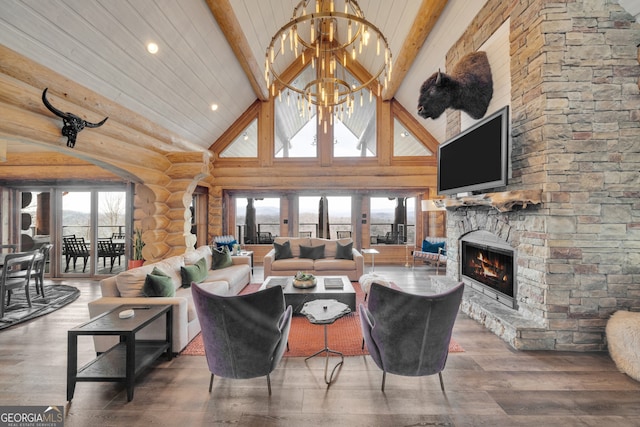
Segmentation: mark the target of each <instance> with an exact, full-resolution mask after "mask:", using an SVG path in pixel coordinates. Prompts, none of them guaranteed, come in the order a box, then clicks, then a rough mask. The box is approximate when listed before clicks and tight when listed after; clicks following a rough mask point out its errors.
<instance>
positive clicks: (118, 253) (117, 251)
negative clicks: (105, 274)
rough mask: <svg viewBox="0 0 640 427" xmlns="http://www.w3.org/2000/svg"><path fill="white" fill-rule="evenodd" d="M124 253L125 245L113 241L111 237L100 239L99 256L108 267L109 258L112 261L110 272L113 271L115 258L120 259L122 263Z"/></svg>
mask: <svg viewBox="0 0 640 427" xmlns="http://www.w3.org/2000/svg"><path fill="white" fill-rule="evenodd" d="M122 255H124V247H123V246H122V245H117V244H115V243H113V241H112V240H111V239H110V238H106V239H98V258H102V266H103V267H105V268H106V267H107V258H109V261H110V262H111V267H110V268H109V272H110V273H111V272H113V265H114V264H115V260H116V259H117V260H118V265H122V264H121V257H122Z"/></svg>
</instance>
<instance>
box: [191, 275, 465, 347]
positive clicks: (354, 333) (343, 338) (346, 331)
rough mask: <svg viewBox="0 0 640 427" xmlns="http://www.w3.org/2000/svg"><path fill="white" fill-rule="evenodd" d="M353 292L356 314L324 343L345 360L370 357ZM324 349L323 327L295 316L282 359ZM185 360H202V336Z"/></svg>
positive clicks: (342, 320)
mask: <svg viewBox="0 0 640 427" xmlns="http://www.w3.org/2000/svg"><path fill="white" fill-rule="evenodd" d="M259 287H260V284H255V283H252V284H250V285H247V286H246V287H245V288H244V289H243V290H242V292H241V294H248V293H252V292H255V291H257V290H258V288H259ZM353 287H354V289H355V291H356V312H355V313H350V314H347V315H346V316H343V317H341V318H340V319H338V320H336V321H335V322H334V323H333V324H331V325H329V326H328V329H327V330H328V333H327V339H328V342H329V348H331V349H333V350H337V351H340V352H342V353H343V354H344V355H345V356H362V355H365V354H369V352H368V351H367V347H366V346H365V348H364V349H363V348H362V329H361V328H360V316H359V314H358V313H357V310H358V307H359V305H360V303H361V302H363V301H364V292H362V289H361V288H360V284H359V283H357V282H354V283H353ZM323 347H324V326H323V325H313V324H311V323H309V321H308V320H307V318H306V317H305V316H301V315H294V316H293V319H292V320H291V330H290V331H289V351H286V352H285V353H284V356H285V357H306V356H309V355H311V354H313V353H315V352H316V351H318V350H320V349H321V348H323ZM463 351H464V349H463V348H462V347H461V346H460V345H459V344H458V343H457V342H455V341H454V340H453V338H452V339H451V342H450V343H449V352H450V353H460V352H463ZM180 354H181V355H186V356H204V344H203V342H202V335H201V334H198V335H197V336H196V337H195V338H194V339H193V340H192V341H191V342H190V343H189V344H188V345H187V346H186V347H185V348H184V350H182V351H181V352H180Z"/></svg>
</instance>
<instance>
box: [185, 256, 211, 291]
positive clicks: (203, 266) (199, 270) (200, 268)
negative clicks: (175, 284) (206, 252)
mask: <svg viewBox="0 0 640 427" xmlns="http://www.w3.org/2000/svg"><path fill="white" fill-rule="evenodd" d="M180 277H182V287H184V288H188V287H189V286H191V282H196V283H201V282H202V281H203V280H204V279H206V278H207V259H206V258H200V259H199V260H198V261H197V262H196V263H195V264H193V265H185V266H184V267H180Z"/></svg>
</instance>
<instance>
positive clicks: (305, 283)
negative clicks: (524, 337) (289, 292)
mask: <svg viewBox="0 0 640 427" xmlns="http://www.w3.org/2000/svg"><path fill="white" fill-rule="evenodd" d="M317 284H318V280H317V279H316V278H315V276H314V275H313V274H306V273H303V272H301V271H298V273H297V274H296V275H295V276H293V286H294V287H296V288H301V289H306V288H313V287H314V286H315V285H317Z"/></svg>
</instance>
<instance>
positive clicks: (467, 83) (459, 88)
mask: <svg viewBox="0 0 640 427" xmlns="http://www.w3.org/2000/svg"><path fill="white" fill-rule="evenodd" d="M492 96H493V80H492V79H491V67H490V66H489V60H488V59H487V54H486V53H485V52H474V53H470V54H468V55H465V56H464V57H463V58H462V59H461V60H460V62H458V63H457V64H456V66H455V67H453V71H452V72H451V75H447V74H444V73H441V72H440V71H438V72H437V73H433V75H431V77H429V78H428V79H427V80H426V81H425V82H424V83H423V84H422V87H421V88H420V98H419V99H418V115H420V116H421V117H423V118H425V119H429V118H431V119H437V118H438V117H440V115H441V114H442V113H444V110H446V109H447V108H454V109H456V110H462V111H464V112H466V113H467V114H469V115H470V116H471V117H473V118H474V119H480V118H482V116H484V114H485V113H486V112H487V107H488V106H489V102H490V101H491V97H492Z"/></svg>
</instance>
